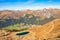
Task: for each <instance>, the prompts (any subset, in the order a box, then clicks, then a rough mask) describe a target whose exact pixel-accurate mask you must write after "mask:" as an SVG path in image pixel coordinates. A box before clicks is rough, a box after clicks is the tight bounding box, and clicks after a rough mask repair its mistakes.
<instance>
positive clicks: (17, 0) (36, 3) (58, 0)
mask: <svg viewBox="0 0 60 40" xmlns="http://www.w3.org/2000/svg"><path fill="white" fill-rule="evenodd" d="M43 8H59V9H60V0H0V10H7V9H8V10H22V9H23V10H24V9H33V10H36V9H43Z"/></svg>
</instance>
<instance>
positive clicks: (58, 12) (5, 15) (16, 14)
mask: <svg viewBox="0 0 60 40" xmlns="http://www.w3.org/2000/svg"><path fill="white" fill-rule="evenodd" d="M25 14H32V15H35V16H40V17H41V18H42V19H44V18H49V17H51V16H53V17H55V18H60V9H53V8H50V9H46V8H45V9H43V10H1V11H0V19H19V18H21V17H23V16H24V15H25Z"/></svg>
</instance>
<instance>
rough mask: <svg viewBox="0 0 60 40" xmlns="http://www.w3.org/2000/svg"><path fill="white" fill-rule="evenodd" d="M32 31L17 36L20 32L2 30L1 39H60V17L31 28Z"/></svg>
mask: <svg viewBox="0 0 60 40" xmlns="http://www.w3.org/2000/svg"><path fill="white" fill-rule="evenodd" d="M26 31H29V32H30V33H29V34H26V35H23V36H17V35H16V34H17V33H18V32H11V31H8V30H0V40H60V19H55V20H53V21H51V22H49V23H46V24H44V25H42V26H41V25H36V26H34V27H31V28H29V29H28V30H26Z"/></svg>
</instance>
